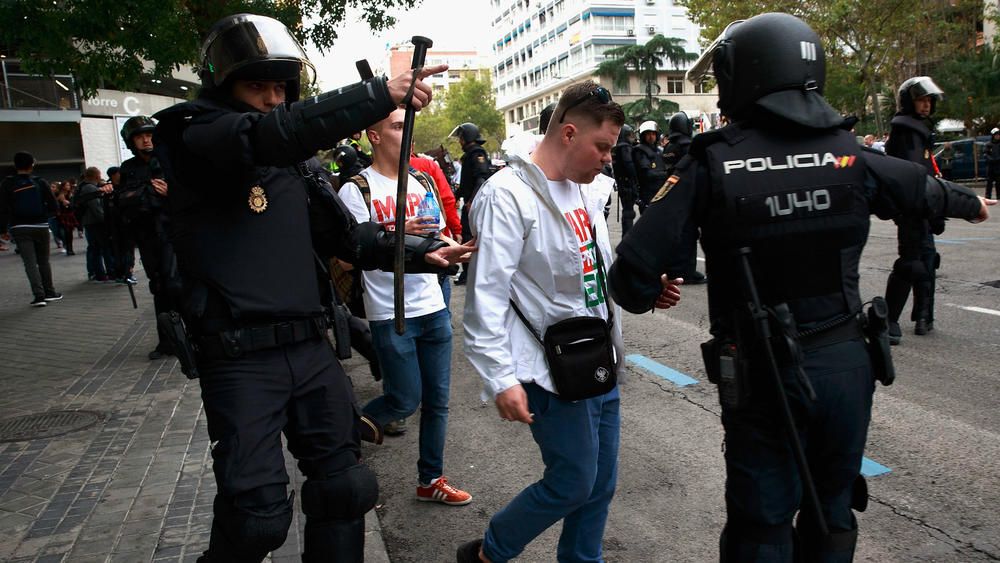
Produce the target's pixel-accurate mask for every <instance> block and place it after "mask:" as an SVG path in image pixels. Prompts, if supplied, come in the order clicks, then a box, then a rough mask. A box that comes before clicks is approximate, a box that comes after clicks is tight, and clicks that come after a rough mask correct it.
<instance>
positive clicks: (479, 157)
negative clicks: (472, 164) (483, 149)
mask: <svg viewBox="0 0 1000 563" xmlns="http://www.w3.org/2000/svg"><path fill="white" fill-rule="evenodd" d="M476 160H478V161H479V162H486V157H485V156H483V155H479V156H477V157H476Z"/></svg>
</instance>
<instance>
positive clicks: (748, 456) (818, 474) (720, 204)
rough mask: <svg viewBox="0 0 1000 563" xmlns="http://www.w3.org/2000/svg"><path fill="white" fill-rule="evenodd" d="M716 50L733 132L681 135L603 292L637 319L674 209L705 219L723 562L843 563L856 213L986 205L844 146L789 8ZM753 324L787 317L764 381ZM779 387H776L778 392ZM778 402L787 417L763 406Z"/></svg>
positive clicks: (668, 244)
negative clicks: (811, 501) (685, 138)
mask: <svg viewBox="0 0 1000 563" xmlns="http://www.w3.org/2000/svg"><path fill="white" fill-rule="evenodd" d="M713 47H714V48H712V49H710V53H706V57H707V56H711V57H712V59H711V60H712V65H713V68H714V74H715V77H716V80H717V82H718V85H719V108H720V109H721V110H722V112H723V113H724V114H725V115H726V116H728V117H729V118H730V119H731V124H730V125H728V126H727V127H725V128H723V129H721V130H718V131H712V132H708V133H702V134H700V135H698V136H697V137H695V138H694V141H693V143H692V145H691V152H690V153H689V155H688V157H687V158H685V159H683V160H682V161H681V162H680V163H679V164H678V166H677V171H676V174H675V176H673V177H672V178H671V179H670V181H668V182H667V183H666V184H665V185H664V186H663V188H662V189H660V191H659V192H658V193H657V195H656V196H655V197H654V198H653V202H652V204H651V205H650V207H649V208H648V209H647V210H646V213H645V214H644V215H643V216H642V219H640V220H639V221H637V222H636V224H635V225H634V226H633V227H632V230H631V231H629V234H628V236H627V237H625V239H624V240H623V241H622V243H621V244H620V245H619V246H618V258H617V260H616V261H615V263H614V264H613V266H612V268H611V272H610V276H609V277H610V280H611V292H612V295H613V296H614V299H615V300H616V301H617V302H618V303H619V304H620V305H621V306H622V307H624V308H626V309H627V310H629V311H631V312H634V313H640V312H644V311H647V310H649V309H650V308H651V307H653V306H662V305H657V299H658V298H661V294H662V293H663V292H664V291H665V287H666V286H667V285H668V283H667V282H664V281H661V276H662V275H663V273H664V272H665V269H666V266H667V264H668V263H669V261H670V260H671V259H672V257H673V255H674V254H676V253H678V252H685V251H686V248H685V246H684V244H683V242H684V238H683V228H684V227H683V226H684V223H685V218H687V217H689V216H690V217H691V218H692V220H693V221H694V222H695V223H696V224H697V226H699V227H700V228H701V240H702V246H703V248H704V250H705V256H706V267H707V274H708V306H709V318H710V322H711V333H712V335H713V337H714V338H713V340H712V341H710V342H709V343H706V344H705V345H703V354H704V356H705V361H706V372H707V373H708V376H709V377H710V379H711V380H712V381H718V382H719V383H720V388H719V396H720V402H721V403H722V424H723V427H724V430H725V444H726V448H725V461H726V494H725V498H726V513H727V522H726V526H725V528H724V530H723V532H722V537H721V541H720V552H721V560H722V561H724V562H733V561H740V562H742V561H757V562H760V561H766V562H774V561H781V562H791V561H793V557H797V558H796V559H794V560H796V561H810V562H814V561H815V562H823V563H833V562H843V561H850V560H851V559H852V557H853V552H854V545H855V541H856V538H857V523H856V520H855V517H854V515H853V513H852V510H851V508H852V491H853V490H854V487H855V483H856V482H857V481H856V480H857V479H858V477H859V470H860V467H861V458H862V453H863V451H864V445H865V437H866V433H867V429H868V423H869V420H870V414H871V404H872V403H871V399H872V393H873V390H874V387H873V368H872V365H873V364H872V362H871V360H869V356H868V353H867V349H866V344H865V340H864V338H863V334H862V329H861V328H860V326H859V324H858V323H857V313H858V312H859V311H860V309H861V307H862V304H861V298H860V295H859V290H858V264H859V261H860V258H861V252H862V248H863V247H864V243H865V240H866V238H867V234H868V228H869V221H870V219H869V214H870V213H875V214H877V215H878V216H879V217H882V218H888V217H893V216H896V215H897V214H900V213H906V214H910V215H923V216H930V215H941V214H944V215H948V216H952V217H963V218H967V219H985V218H986V217H987V216H988V212H987V211H986V206H985V205H984V203H983V201H981V199H980V198H978V197H976V196H975V195H974V194H973V193H972V192H971V191H970V190H968V189H966V188H964V187H962V186H958V185H956V184H952V183H950V182H945V181H941V180H938V179H935V178H933V177H931V176H927V175H926V171H925V170H924V169H923V168H921V167H919V166H917V165H915V164H913V163H909V162H905V161H902V160H899V159H895V158H890V157H886V156H883V155H881V154H880V153H875V152H872V151H867V150H864V149H862V148H860V147H859V146H858V144H857V142H856V141H855V138H854V136H853V134H851V133H850V132H849V131H848V130H847V129H846V128H845V127H848V128H849V126H850V123H852V122H850V121H848V122H846V125H845V120H844V119H843V118H842V117H841V116H840V115H839V114H838V113H837V112H836V111H835V110H833V108H831V107H830V106H829V105H828V104H827V102H826V101H825V100H824V98H823V96H822V92H823V84H824V78H825V63H824V56H823V49H822V44H821V42H820V39H819V37H818V36H817V35H816V34H815V33H814V32H813V30H812V29H810V28H809V26H808V25H806V24H805V23H804V22H802V21H801V20H799V19H798V18H796V17H794V16H791V15H788V14H778V13H771V14H762V15H759V16H756V17H753V18H750V19H748V20H746V21H745V22H742V23H735V24H733V25H730V27H728V28H727V29H726V31H725V32H724V33H723V35H722V37H721V38H720V40H719V41H718V42H717V43H716V44H715V45H714V46H713ZM704 60H705V59H704V58H703V59H702V61H704ZM700 66H701V65H697V66H696V71H697V68H698V67H700ZM917 184H919V185H920V187H921V188H923V189H921V190H919V191H918V190H915V189H914V186H915V185H917ZM988 203H991V204H992V203H996V202H994V201H992V200H990V201H989V202H988ZM746 248H748V249H749V267H750V270H751V271H752V272H753V273H755V274H756V276H755V277H756V280H757V281H759V282H762V283H761V284H760V285H759V286H758V287H757V289H758V291H759V297H760V301H762V302H763V306H764V311H767V318H764V319H762V318H761V317H756V318H754V319H751V318H750V314H749V308H748V307H747V303H748V301H750V300H749V299H747V298H745V297H743V296H744V295H748V294H749V290H748V288H746V287H745V286H747V285H748V284H747V283H745V282H746V278H747V277H748V276H744V275H742V274H743V272H744V269H743V261H742V259H741V257H740V256H739V255H738V254H737V251H738V250H740V249H746ZM764 273H766V275H764ZM663 279H666V278H663ZM764 280H766V283H764ZM761 320H763V321H764V322H770V323H771V326H775V327H777V326H779V325H778V323H777V321H778V320H781V321H784V322H785V323H786V324H784V325H782V330H781V331H780V332H779V331H778V330H777V328H776V329H775V331H774V334H775V335H776V337H777V338H773V339H770V340H768V341H767V342H778V341H781V342H783V343H784V345H783V346H776V348H777V349H776V350H775V355H776V357H777V362H776V363H777V365H778V370H777V373H775V372H773V371H771V370H769V369H768V368H769V366H770V363H769V362H768V361H766V359H765V351H766V350H767V349H770V347H767V348H765V346H764V345H763V344H764V341H762V340H761V338H760V337H758V336H756V334H757V331H755V330H754V327H759V326H760V325H759V322H756V321H761ZM877 349H878V350H879V351H880V352H883V351H887V349H888V348H887V347H886V346H882V347H878V348H877ZM873 357H874V356H873ZM882 373H888V372H887V371H886V372H882ZM769 375H773V377H770V378H769ZM779 378H780V379H779ZM779 380H780V381H782V382H783V385H784V387H785V388H786V389H787V393H786V394H782V395H778V392H777V389H778V384H777V381H779ZM813 394H814V399H811V398H810V396H813ZM781 397H786V398H787V401H788V402H789V403H790V404H791V411H792V412H793V413H794V417H795V420H794V421H791V420H787V419H784V420H783V419H779V417H778V416H777V415H776V414H775V413H776V412H777V411H778V410H779V409H778V407H777V405H779V403H780V402H781ZM782 422H785V423H790V426H793V427H794V428H796V429H797V430H796V432H797V435H799V436H800V437H801V443H802V444H804V447H805V456H804V457H805V458H806V459H807V460H808V464H807V466H808V467H809V468H810V469H811V473H812V475H813V476H814V482H815V485H816V489H817V493H818V499H819V508H820V509H821V510H822V513H823V514H824V515H825V521H826V523H827V525H828V530H829V534H828V535H825V536H824V535H823V534H821V533H820V529H822V526H820V525H819V524H818V523H817V522H818V521H819V518H818V517H816V516H815V514H814V512H813V511H811V510H806V509H804V510H802V512H800V513H799V514H798V520H797V522H796V521H795V516H796V512H798V510H799V507H800V506H803V505H806V506H809V505H808V503H804V501H803V500H802V499H803V496H804V494H803V492H802V491H803V490H804V489H805V487H804V486H803V483H802V480H801V479H800V472H799V471H798V469H797V467H798V466H797V464H796V463H795V461H794V458H793V456H792V455H791V454H790V448H789V447H788V441H787V440H786V437H790V436H792V435H791V434H786V433H784V432H783V431H782V428H783V424H782ZM859 490H860V489H859ZM857 498H859V499H860V498H861V495H857ZM793 522H795V526H794V527H793ZM795 535H797V536H798V539H797V540H795V541H794V542H793V536H795ZM793 552H797V553H793Z"/></svg>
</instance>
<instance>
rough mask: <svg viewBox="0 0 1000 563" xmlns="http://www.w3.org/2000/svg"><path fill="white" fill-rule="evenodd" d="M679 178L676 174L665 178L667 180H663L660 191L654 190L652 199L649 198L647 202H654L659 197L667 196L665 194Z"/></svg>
mask: <svg viewBox="0 0 1000 563" xmlns="http://www.w3.org/2000/svg"><path fill="white" fill-rule="evenodd" d="M680 180H681V179H680V178H678V177H677V175H676V174H674V175H673V176H671V177H669V178H667V181H666V182H663V185H662V186H661V187H660V191H658V192H656V195H654V196H653V199H652V200H650V202H649V203H656V202H658V201H660V200H661V199H663V198H665V197H667V194H668V193H670V190H672V189H673V188H674V186H676V185H677V182H679V181H680Z"/></svg>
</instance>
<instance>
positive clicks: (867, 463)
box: [861, 457, 892, 477]
mask: <svg viewBox="0 0 1000 563" xmlns="http://www.w3.org/2000/svg"><path fill="white" fill-rule="evenodd" d="M890 472H892V469H889V468H888V467H886V466H884V465H882V464H881V463H878V462H876V461H872V460H870V459H868V458H867V457H862V458H861V474H862V475H864V476H865V477H878V476H879V475H885V474H886V473H890Z"/></svg>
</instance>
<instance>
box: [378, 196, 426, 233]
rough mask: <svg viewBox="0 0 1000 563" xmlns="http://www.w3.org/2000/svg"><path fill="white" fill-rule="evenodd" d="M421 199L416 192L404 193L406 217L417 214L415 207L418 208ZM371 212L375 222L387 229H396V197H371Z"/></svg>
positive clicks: (409, 217) (411, 217) (410, 217)
mask: <svg viewBox="0 0 1000 563" xmlns="http://www.w3.org/2000/svg"><path fill="white" fill-rule="evenodd" d="M422 201H423V200H422V199H421V198H420V195H418V194H412V193H411V194H406V218H407V219H413V218H414V217H416V216H417V209H419V208H420V203H421V202H422ZM372 212H373V213H374V216H373V217H372V219H373V220H374V221H375V222H376V223H380V224H382V225H385V228H386V230H387V231H393V230H395V229H396V198H395V197H393V196H391V195H390V196H386V197H385V199H384V200H382V199H372Z"/></svg>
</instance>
